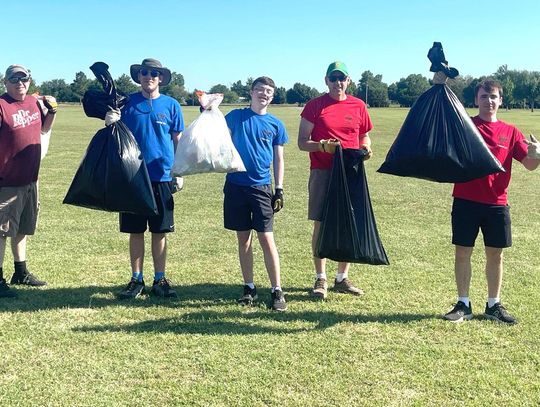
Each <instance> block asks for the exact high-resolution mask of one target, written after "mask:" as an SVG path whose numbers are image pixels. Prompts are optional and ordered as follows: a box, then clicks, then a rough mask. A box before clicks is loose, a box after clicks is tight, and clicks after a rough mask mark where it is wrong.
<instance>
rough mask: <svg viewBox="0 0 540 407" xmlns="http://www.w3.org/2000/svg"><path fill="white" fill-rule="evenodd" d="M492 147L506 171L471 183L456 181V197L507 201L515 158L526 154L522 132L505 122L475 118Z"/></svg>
mask: <svg viewBox="0 0 540 407" xmlns="http://www.w3.org/2000/svg"><path fill="white" fill-rule="evenodd" d="M472 121H473V123H474V124H475V125H476V127H477V128H478V130H479V131H480V134H481V135H482V137H483V138H484V141H485V142H486V144H487V146H488V148H489V150H490V151H491V152H492V153H493V155H494V156H495V157H497V159H498V160H499V161H500V163H501V164H502V166H503V167H504V169H505V170H506V172H498V173H495V174H490V175H487V176H485V177H483V178H478V179H475V180H472V181H469V182H463V183H459V184H454V192H453V194H452V195H453V196H454V197H456V198H461V199H467V200H469V201H474V202H480V203H485V204H489V205H506V204H507V203H508V185H509V184H510V177H511V174H512V158H515V159H516V160H518V161H522V160H523V159H524V158H525V156H526V155H527V144H526V143H525V137H524V136H523V134H522V133H521V132H520V131H519V130H518V129H517V128H516V127H514V126H512V125H511V124H508V123H505V122H503V121H500V120H499V121H496V122H486V121H484V120H482V119H480V117H478V116H475V117H473V118H472Z"/></svg>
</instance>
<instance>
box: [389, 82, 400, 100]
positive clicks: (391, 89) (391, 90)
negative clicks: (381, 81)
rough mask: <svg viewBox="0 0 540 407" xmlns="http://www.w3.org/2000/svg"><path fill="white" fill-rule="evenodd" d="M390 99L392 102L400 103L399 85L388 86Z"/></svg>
mask: <svg viewBox="0 0 540 407" xmlns="http://www.w3.org/2000/svg"><path fill="white" fill-rule="evenodd" d="M388 99H390V100H391V101H392V102H396V103H397V101H398V94H397V83H392V84H390V86H388Z"/></svg>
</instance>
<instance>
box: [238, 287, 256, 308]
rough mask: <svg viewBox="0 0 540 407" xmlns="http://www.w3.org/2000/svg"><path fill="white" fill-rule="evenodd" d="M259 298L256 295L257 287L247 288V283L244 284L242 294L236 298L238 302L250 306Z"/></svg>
mask: <svg viewBox="0 0 540 407" xmlns="http://www.w3.org/2000/svg"><path fill="white" fill-rule="evenodd" d="M257 298H259V296H258V295H257V287H253V288H249V285H245V286H244V295H242V296H241V297H240V298H238V299H237V300H236V302H237V303H238V304H241V305H247V306H251V305H253V303H254V302H255V301H256V300H257Z"/></svg>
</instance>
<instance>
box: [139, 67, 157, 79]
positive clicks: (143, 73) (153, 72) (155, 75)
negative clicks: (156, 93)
mask: <svg viewBox="0 0 540 407" xmlns="http://www.w3.org/2000/svg"><path fill="white" fill-rule="evenodd" d="M140 72H141V75H142V76H146V75H148V74H150V76H151V77H152V78H157V77H158V76H159V75H160V73H159V71H156V70H155V69H152V70H151V71H149V70H148V69H141V70H140Z"/></svg>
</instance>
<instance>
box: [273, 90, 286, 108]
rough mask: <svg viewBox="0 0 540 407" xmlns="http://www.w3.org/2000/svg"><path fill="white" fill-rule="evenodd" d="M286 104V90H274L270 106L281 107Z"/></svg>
mask: <svg viewBox="0 0 540 407" xmlns="http://www.w3.org/2000/svg"><path fill="white" fill-rule="evenodd" d="M286 102H287V90H286V89H285V88H284V87H279V88H276V90H275V91H274V99H272V104H274V105H281V104H283V103H286Z"/></svg>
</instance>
